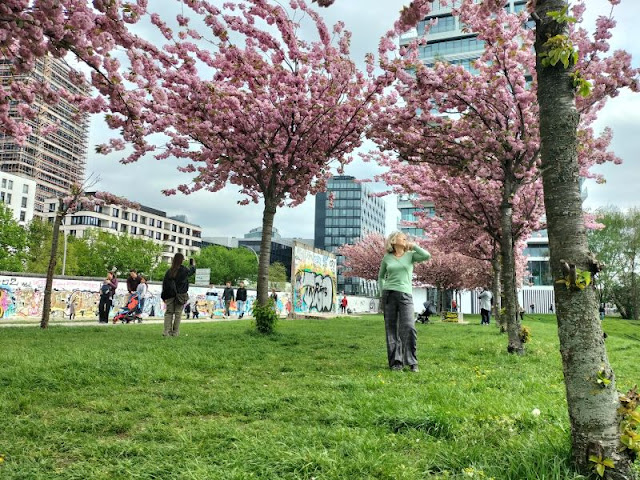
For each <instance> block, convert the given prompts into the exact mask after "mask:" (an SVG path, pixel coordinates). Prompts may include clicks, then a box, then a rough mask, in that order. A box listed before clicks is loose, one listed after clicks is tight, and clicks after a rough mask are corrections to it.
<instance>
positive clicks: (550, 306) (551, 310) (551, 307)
mask: <svg viewBox="0 0 640 480" xmlns="http://www.w3.org/2000/svg"><path fill="white" fill-rule="evenodd" d="M549 312H551V313H553V303H551V304H549Z"/></svg>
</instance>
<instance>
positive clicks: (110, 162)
mask: <svg viewBox="0 0 640 480" xmlns="http://www.w3.org/2000/svg"><path fill="white" fill-rule="evenodd" d="M159 2H162V7H163V10H165V11H166V8H165V6H166V4H165V2H166V0H151V1H150V2H149V5H150V8H151V9H152V10H153V9H154V4H158V3H159ZM176 3H177V2H176ZM214 3H218V2H214ZM405 3H408V0H406V1H405V0H369V1H368V2H360V1H355V0H337V2H336V3H335V4H334V5H333V6H332V7H330V8H328V9H318V10H319V11H320V13H321V14H322V16H323V17H324V19H325V22H326V23H327V25H333V24H334V23H335V22H336V21H338V20H342V21H343V22H344V23H345V25H346V28H347V29H348V30H350V31H351V32H352V33H353V37H352V48H351V52H352V57H353V59H354V61H356V62H357V63H359V64H362V59H363V58H364V56H365V54H366V53H367V52H376V49H377V44H378V40H379V38H380V37H381V36H382V35H383V34H384V33H385V32H386V31H387V30H388V29H389V28H390V26H391V24H392V22H393V21H394V20H395V19H396V18H397V16H398V12H399V10H400V8H401V7H402V6H403V5H404V4H405ZM365 4H366V7H365V8H363V7H364V6H365ZM608 5H609V4H608V2H607V0H589V1H588V6H589V8H590V11H589V12H587V15H586V17H587V18H588V21H589V22H590V23H592V22H593V19H595V16H596V15H598V14H606V13H608V11H609V7H608ZM185 13H186V9H185ZM615 17H616V18H617V19H618V21H619V25H618V27H617V29H616V31H615V34H614V38H613V39H612V44H613V46H614V48H623V49H626V50H627V51H629V52H631V53H632V55H633V56H634V65H635V66H638V65H640V42H638V41H637V34H636V32H635V31H634V29H635V28H637V27H638V25H640V2H638V1H637V0H625V1H624V2H622V4H621V5H619V6H618V7H616V14H615ZM597 125H598V127H599V128H603V127H604V126H609V127H611V128H613V131H614V139H613V150H614V151H615V152H616V153H617V154H618V155H619V156H620V157H621V158H622V159H623V162H624V163H623V164H622V165H607V166H601V167H598V169H597V171H598V172H600V173H603V174H604V175H605V177H606V178H607V182H606V184H600V185H598V184H595V183H594V182H587V188H588V197H587V200H586V202H585V206H586V207H587V208H590V209H595V208H598V207H601V206H606V205H617V206H620V207H622V208H627V207H630V206H635V205H638V204H639V203H640V202H638V201H637V200H636V198H637V196H638V195H637V193H636V190H637V189H638V188H639V186H640V165H638V163H637V152H638V146H639V143H640V131H639V127H640V94H631V93H629V92H624V93H622V94H621V95H620V96H619V97H618V98H616V99H613V100H611V101H610V102H609V104H608V105H607V107H606V108H605V109H604V110H603V111H602V112H601V114H600V119H599V121H598V124H597ZM112 134H113V132H112V131H110V130H109V129H108V128H107V127H106V125H105V124H104V122H103V120H102V118H101V117H94V118H93V119H92V122H91V126H90V138H89V158H88V161H87V174H96V175H98V176H99V177H100V179H101V180H100V183H99V184H98V185H97V186H96V189H98V190H107V191H110V192H112V193H114V194H116V195H121V196H124V197H127V198H129V199H130V200H133V201H137V202H139V203H141V204H144V205H147V206H150V207H153V208H157V209H160V210H165V211H166V212H167V214H168V215H179V214H184V215H186V216H187V217H188V219H189V221H190V222H191V223H195V224H198V225H200V226H201V227H202V230H203V236H205V237H213V236H235V237H242V236H243V235H244V234H245V233H247V232H248V231H249V230H250V229H252V228H255V227H258V226H260V225H261V218H262V204H259V205H256V204H251V205H247V206H241V205H238V203H237V202H238V201H239V200H241V199H242V196H241V195H239V194H238V193H237V189H235V188H234V187H228V188H226V189H224V190H222V191H220V192H217V193H210V192H197V193H195V194H191V195H188V196H185V195H182V194H178V195H176V196H172V197H165V196H164V195H163V194H162V193H161V190H162V189H163V188H173V187H175V186H177V185H178V184H179V183H182V182H184V181H185V180H184V179H180V177H181V176H182V174H180V173H178V172H177V171H176V170H175V166H176V164H175V163H173V162H172V161H171V160H163V161H157V160H154V159H153V158H147V159H143V160H141V161H139V162H137V163H135V164H130V165H121V164H120V163H118V159H119V158H120V156H119V155H117V154H112V155H109V156H104V155H97V154H96V153H94V147H95V145H97V144H99V143H102V142H104V141H105V139H107V138H110V137H111V136H112ZM370 147H371V145H370V144H369V145H368V147H365V148H364V150H367V149H369V148H370ZM380 171H381V170H380V168H379V167H377V166H376V165H373V164H369V163H363V162H361V161H355V162H354V163H353V164H351V165H348V166H347V168H346V171H345V174H347V175H353V176H355V177H356V178H358V179H367V178H372V177H373V175H375V174H376V173H379V172H380ZM371 188H373V189H374V190H382V189H383V188H384V186H382V185H372V186H371ZM386 199H387V230H388V231H390V230H392V229H394V227H395V225H396V223H397V217H398V212H397V209H396V204H395V198H393V197H386ZM314 204H315V198H314V197H311V196H310V197H309V198H308V199H307V200H306V201H305V202H304V203H303V204H302V205H300V206H299V207H297V208H293V209H292V208H282V209H279V210H278V212H277V213H276V217H275V226H276V228H277V229H278V230H279V232H280V234H281V235H282V236H284V237H300V238H313V230H314Z"/></svg>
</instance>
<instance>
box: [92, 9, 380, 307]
mask: <svg viewBox="0 0 640 480" xmlns="http://www.w3.org/2000/svg"><path fill="white" fill-rule="evenodd" d="M184 3H185V6H186V7H188V9H189V13H185V14H184V15H180V16H178V18H177V19H176V22H177V29H176V30H175V31H174V30H173V29H172V28H170V26H169V22H170V19H165V18H162V17H161V15H159V14H152V15H151V16H150V20H151V22H152V23H153V25H155V26H156V27H157V28H158V29H159V31H160V32H161V33H162V35H163V36H164V38H165V39H166V41H167V43H166V45H164V46H161V47H157V46H156V45H149V44H148V43H144V42H136V43H134V44H132V45H130V46H129V48H128V50H127V56H128V59H129V63H130V72H129V73H128V74H126V75H125V79H126V80H127V81H129V82H132V83H135V84H136V85H137V86H138V87H139V88H136V89H135V90H131V91H127V92H122V94H121V95H122V98H123V99H124V102H125V103H126V104H127V105H129V106H131V105H133V106H134V110H135V111H136V112H137V116H136V119H135V121H131V116H130V115H129V113H128V112H127V111H123V112H122V113H121V114H114V115H112V116H110V117H109V125H110V126H111V127H112V128H115V129H121V130H122V131H123V132H124V137H125V139H126V140H133V147H134V152H133V153H132V154H131V155H130V156H129V157H128V158H127V159H126V160H125V162H130V161H135V160H137V159H139V158H141V157H142V156H143V155H146V154H147V153H149V152H151V151H154V150H157V151H158V152H159V153H157V154H156V158H158V159H168V158H174V159H176V158H177V159H182V160H185V161H186V162H187V164H186V165H183V166H181V167H180V170H181V171H183V172H185V173H192V174H193V182H192V183H190V184H183V185H180V186H179V187H178V190H180V191H181V192H183V193H187V194H188V193H191V192H194V191H197V190H201V189H206V190H209V191H218V190H220V189H222V188H224V187H225V186H226V185H227V184H228V183H231V184H234V185H237V186H238V187H239V189H240V191H241V193H242V194H244V195H245V196H246V198H245V200H243V201H242V202H241V203H242V204H247V203H249V202H255V203H258V202H260V201H261V202H262V203H263V206H264V209H263V217H262V245H261V254H260V265H259V271H258V301H259V303H260V304H265V303H266V302H267V297H268V290H267V285H268V284H267V281H268V266H269V255H270V248H269V247H270V245H271V232H272V227H273V220H274V217H275V214H276V211H277V209H278V208H280V207H282V206H285V205H287V206H296V205H299V204H300V203H302V202H303V201H304V200H305V198H306V197H307V195H308V194H313V193H316V192H318V191H321V190H323V189H324V188H325V184H326V180H327V177H328V176H329V175H330V168H331V166H332V165H333V164H334V162H335V164H336V165H337V166H341V165H344V164H346V163H348V162H349V161H350V158H349V156H348V155H349V153H350V152H351V151H353V150H354V149H355V148H356V147H358V146H359V145H360V144H361V141H362V136H363V130H364V129H365V127H366V125H367V122H368V116H369V110H370V109H372V108H375V103H374V100H375V99H376V96H377V94H378V92H379V91H380V89H381V85H379V84H375V83H374V82H373V81H372V79H373V76H372V73H371V72H372V70H373V65H372V64H371V63H370V64H369V65H370V68H369V72H368V73H362V72H359V71H358V70H357V69H356V67H355V65H354V63H353V61H352V60H351V59H350V58H349V39H350V34H349V33H348V32H345V31H344V30H343V25H342V24H340V23H339V24H337V25H335V26H334V27H333V30H331V31H330V30H329V29H327V27H326V26H325V25H324V23H323V22H322V20H321V18H320V17H319V16H318V14H317V13H316V12H315V11H313V10H311V9H309V8H308V7H307V6H306V5H305V3H304V2H303V1H301V0H294V1H292V2H290V4H289V7H290V11H286V10H285V9H284V8H283V7H281V6H280V5H274V4H272V3H271V2H268V1H266V0H248V1H246V2H244V3H238V4H235V3H231V2H230V3H227V4H225V12H224V13H223V12H221V11H220V10H219V9H218V8H216V7H215V6H214V5H212V4H210V3H208V2H205V1H197V0H188V1H185V2H184ZM185 11H186V9H185ZM190 17H193V18H194V19H197V20H203V21H204V23H205V24H206V25H207V26H208V27H209V28H210V32H209V35H210V37H211V38H204V34H203V33H202V32H203V31H204V30H203V29H202V28H199V29H198V31H196V30H195V29H194V28H192V27H191V26H190V25H191V23H192V21H191V20H192V19H191V18H190ZM296 18H305V19H307V20H309V19H310V20H311V22H312V24H313V27H314V30H315V35H316V37H317V40H315V41H312V42H307V41H304V40H302V39H301V37H300V36H299V32H298V24H297V23H296V20H295V19H296ZM332 37H333V39H334V40H335V41H334V40H333V39H332ZM206 40H208V41H206ZM212 46H213V47H212ZM370 62H371V60H370ZM211 72H214V73H213V74H212V73H211ZM158 133H164V134H166V136H167V141H166V143H165V144H164V145H163V146H162V147H157V146H155V145H153V144H152V143H151V142H152V141H157V135H156V134H158ZM123 146H124V145H123V143H122V142H121V141H120V140H114V141H112V142H111V144H109V145H103V146H101V147H100V148H99V150H100V151H101V152H108V151H110V149H111V148H122V147H123ZM165 193H166V194H174V193H176V190H175V189H167V190H166V191H165Z"/></svg>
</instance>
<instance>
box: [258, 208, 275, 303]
mask: <svg viewBox="0 0 640 480" xmlns="http://www.w3.org/2000/svg"><path fill="white" fill-rule="evenodd" d="M276 208H277V204H276V202H275V201H273V200H271V199H268V198H266V197H265V199H264V210H263V212H262V240H261V242H260V262H259V263H258V287H257V290H258V292H257V296H258V304H259V305H266V304H267V301H268V300H269V261H270V260H271V237H272V235H273V219H274V217H275V216H276Z"/></svg>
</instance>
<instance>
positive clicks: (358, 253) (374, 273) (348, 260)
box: [336, 233, 385, 280]
mask: <svg viewBox="0 0 640 480" xmlns="http://www.w3.org/2000/svg"><path fill="white" fill-rule="evenodd" d="M384 243H385V237H384V235H380V234H379V233H371V234H369V235H366V236H365V237H363V238H362V239H360V240H358V241H357V242H355V243H354V244H346V245H343V246H341V247H340V248H338V250H337V251H336V253H337V254H338V255H342V256H343V257H344V265H342V275H344V276H345V277H359V278H364V279H365V280H377V279H378V273H379V272H380V263H382V257H384V255H385V250H384Z"/></svg>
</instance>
